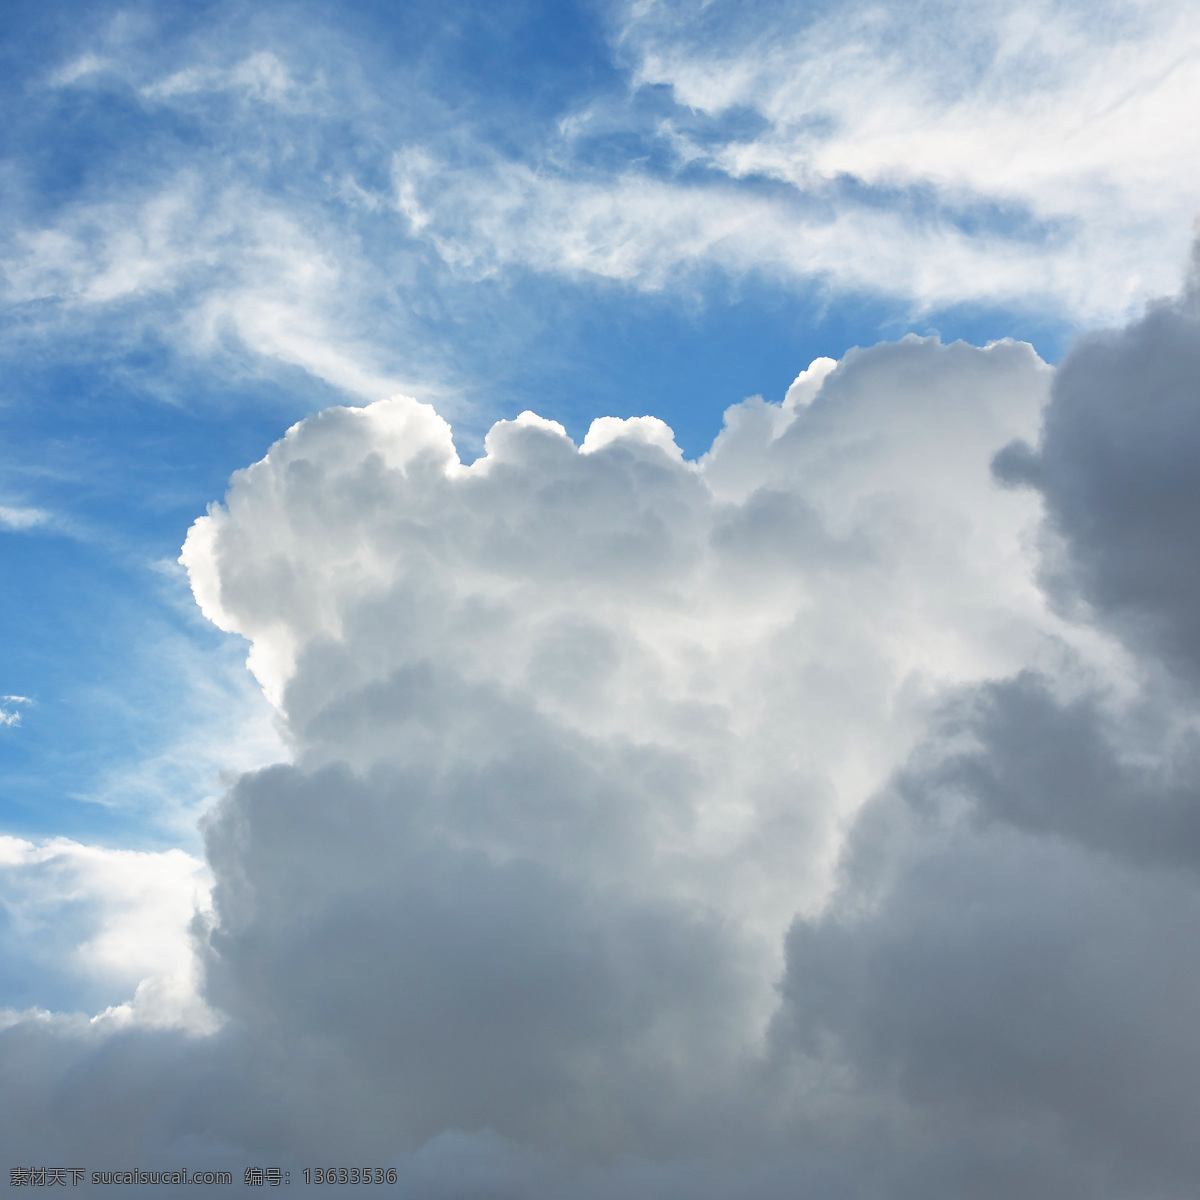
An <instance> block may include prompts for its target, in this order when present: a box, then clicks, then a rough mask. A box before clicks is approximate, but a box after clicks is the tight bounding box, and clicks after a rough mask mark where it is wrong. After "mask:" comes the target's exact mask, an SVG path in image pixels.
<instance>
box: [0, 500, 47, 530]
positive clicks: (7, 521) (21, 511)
mask: <svg viewBox="0 0 1200 1200" xmlns="http://www.w3.org/2000/svg"><path fill="white" fill-rule="evenodd" d="M49 521H50V514H49V513H48V512H46V510H45V509H42V508H30V507H28V506H23V505H21V506H14V505H8V504H0V529H13V530H25V529H34V528H36V527H37V526H39V525H45V524H47V523H48V522H49Z"/></svg>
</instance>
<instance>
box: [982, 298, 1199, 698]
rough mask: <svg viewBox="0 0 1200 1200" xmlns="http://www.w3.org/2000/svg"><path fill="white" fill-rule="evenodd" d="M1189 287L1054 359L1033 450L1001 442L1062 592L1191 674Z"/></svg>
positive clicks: (1192, 380) (1195, 503)
mask: <svg viewBox="0 0 1200 1200" xmlns="http://www.w3.org/2000/svg"><path fill="white" fill-rule="evenodd" d="M1198 453H1200V296H1198V294H1197V293H1196V292H1195V290H1193V289H1189V291H1187V292H1186V293H1185V294H1184V296H1183V297H1181V298H1180V299H1179V300H1176V301H1171V302H1164V303H1160V304H1158V305H1156V306H1153V307H1152V308H1151V309H1150V310H1149V311H1148V312H1147V313H1146V315H1145V316H1144V317H1143V318H1142V319H1141V320H1138V321H1135V322H1133V323H1132V324H1131V325H1129V326H1127V327H1125V328H1123V329H1118V330H1108V331H1104V332H1101V333H1094V334H1089V335H1087V336H1085V337H1083V338H1081V339H1080V341H1079V343H1078V344H1077V345H1076V347H1075V348H1074V349H1073V350H1072V351H1071V352H1070V354H1068V355H1067V357H1066V359H1065V360H1064V361H1063V363H1062V365H1061V366H1060V367H1059V369H1058V371H1057V373H1056V375H1055V380H1054V388H1053V398H1052V400H1051V403H1050V404H1049V406H1048V407H1047V409H1046V415H1045V424H1044V427H1043V431H1042V437H1041V441H1040V444H1039V446H1038V448H1037V449H1036V450H1033V449H1031V448H1030V447H1029V446H1028V445H1027V444H1020V443H1018V444H1015V445H1011V446H1009V447H1006V448H1005V450H1003V451H1002V452H1001V453H1000V454H999V455H998V457H997V460H996V470H997V474H998V475H999V476H1000V478H1001V479H1003V480H1006V481H1008V482H1011V483H1027V484H1030V485H1032V486H1034V487H1036V488H1037V489H1038V490H1039V491H1040V492H1041V493H1042V495H1043V496H1044V498H1045V502H1046V509H1047V514H1048V516H1049V519H1050V523H1051V526H1052V528H1053V529H1054V530H1055V531H1056V532H1057V533H1058V534H1059V535H1060V536H1061V538H1062V539H1063V543H1064V549H1065V558H1066V562H1065V564H1063V565H1064V567H1065V571H1063V572H1062V573H1061V574H1059V575H1057V576H1056V575H1055V574H1054V573H1053V571H1051V572H1050V573H1049V574H1048V582H1049V584H1050V586H1051V587H1052V589H1053V590H1055V591H1056V592H1058V593H1059V594H1060V595H1062V596H1063V597H1064V599H1065V598H1067V597H1068V596H1070V595H1071V594H1074V595H1078V596H1081V597H1082V598H1083V599H1084V600H1086V601H1087V602H1088V603H1089V604H1091V605H1092V606H1094V608H1095V609H1096V611H1097V613H1098V614H1099V615H1100V617H1101V618H1102V619H1104V620H1106V621H1108V622H1111V623H1112V624H1113V625H1114V626H1115V627H1116V628H1118V629H1119V630H1120V631H1121V633H1122V635H1123V636H1125V637H1127V638H1129V639H1131V640H1132V641H1134V642H1135V644H1136V645H1138V646H1139V647H1143V648H1153V649H1154V650H1156V651H1157V652H1158V654H1159V655H1160V656H1161V658H1162V660H1163V661H1164V662H1165V663H1166V665H1167V666H1168V667H1169V668H1170V669H1171V670H1172V671H1175V672H1177V673H1178V674H1180V675H1182V676H1184V677H1186V678H1188V679H1190V680H1191V681H1193V682H1195V681H1196V680H1197V678H1200V608H1198V607H1197V604H1196V597H1197V595H1200V555H1198V554H1197V546H1198V544H1200V542H1198V539H1200V533H1198V529H1200V524H1198V518H1200V473H1198V472H1197V470H1196V462H1197V457H1198Z"/></svg>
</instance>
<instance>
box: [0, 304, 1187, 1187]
mask: <svg viewBox="0 0 1200 1200" xmlns="http://www.w3.org/2000/svg"><path fill="white" fill-rule="evenodd" d="M1198 335H1200V314H1198V312H1197V306H1196V301H1195V298H1194V296H1192V295H1191V294H1190V293H1188V294H1185V295H1184V296H1183V297H1182V298H1181V299H1179V300H1177V301H1174V302H1171V303H1170V304H1163V305H1161V306H1159V307H1157V308H1155V309H1153V310H1152V311H1150V312H1149V313H1148V315H1147V316H1146V317H1145V318H1144V319H1143V320H1141V321H1139V322H1137V323H1135V324H1133V325H1131V326H1130V327H1128V328H1127V329H1124V330H1120V331H1115V332H1111V333H1107V334H1104V335H1097V336H1094V337H1091V338H1087V339H1084V340H1083V341H1081V342H1080V343H1079V345H1078V346H1077V347H1076V349H1075V350H1074V351H1073V352H1072V354H1071V355H1070V356H1069V357H1068V358H1067V359H1066V360H1065V361H1064V363H1063V365H1062V366H1061V367H1060V368H1059V369H1058V370H1057V372H1053V371H1051V369H1050V368H1048V367H1047V366H1046V365H1045V364H1044V363H1042V362H1041V361H1040V360H1039V359H1038V358H1037V356H1036V355H1035V354H1034V353H1033V351H1032V350H1031V349H1030V348H1029V347H1028V346H1025V345H1021V344H1017V343H1012V342H1002V343H997V344H994V345H991V346H989V347H987V348H985V349H975V348H972V347H969V346H966V345H963V344H961V343H956V344H954V345H950V346H943V345H940V344H939V343H937V342H936V341H934V340H921V339H916V338H909V339H905V340H904V341H902V342H900V343H898V344H894V345H881V346H876V347H874V348H872V349H869V350H859V351H852V352H851V353H849V354H848V355H847V356H846V357H845V358H844V359H843V360H842V361H841V362H840V363H838V364H836V365H834V364H831V363H829V362H828V361H821V362H818V363H817V364H814V366H813V367H812V368H811V369H810V370H809V371H808V372H806V373H805V374H804V375H803V376H802V377H801V378H800V379H799V380H798V381H797V384H796V386H795V387H794V388H793V389H792V390H791V392H789V395H788V398H787V400H786V401H785V402H784V403H783V404H782V405H772V404H767V403H764V402H763V401H761V400H758V399H752V400H748V401H745V402H744V403H742V404H739V405H735V406H734V407H733V408H731V409H730V410H729V412H728V413H727V416H726V424H725V428H724V430H723V431H722V433H721V435H720V437H719V438H718V439H717V441H716V443H715V444H714V446H713V448H712V450H711V451H710V452H709V453H708V454H707V455H705V456H704V458H702V459H701V460H700V461H699V462H694V463H693V462H688V461H685V460H684V459H683V458H682V456H681V455H680V454H679V452H678V450H677V449H676V447H675V445H674V442H673V440H672V437H671V434H670V431H669V430H668V429H667V428H666V427H665V426H664V425H663V424H662V423H661V422H658V421H655V420H654V419H652V418H640V419H638V420H635V421H629V422H618V421H614V420H611V419H606V420H604V421H601V422H597V424H596V425H594V426H593V430H592V432H591V433H590V434H589V436H588V438H587V439H586V440H585V442H584V443H583V445H582V446H580V447H577V446H575V445H574V444H573V443H572V442H571V441H570V439H569V438H568V437H567V435H566V433H565V432H564V431H563V430H562V429H561V428H560V427H559V426H557V425H555V424H553V423H551V422H548V421H545V420H542V419H541V418H539V417H536V416H534V415H533V414H530V413H526V414H523V415H522V416H521V417H520V418H518V419H517V420H515V421H507V422H500V423H498V424H497V425H496V426H494V427H493V429H492V431H491V433H490V434H489V435H488V438H487V443H486V454H485V455H484V456H483V457H482V458H480V459H479V460H477V461H476V462H474V463H471V464H469V465H466V464H463V463H461V462H460V461H459V459H458V457H457V455H456V454H455V452H454V449H453V445H452V443H451V439H450V430H449V427H448V426H447V425H446V424H445V422H444V421H443V420H442V419H441V418H440V417H438V416H437V414H436V413H435V412H434V411H433V410H432V409H430V408H429V407H427V406H424V405H421V404H418V403H416V402H415V401H412V400H408V399H405V398H402V397H397V398H393V399H391V400H386V401H381V402H379V403H377V404H373V405H370V406H368V407H366V408H361V409H331V410H328V411H326V412H324V413H321V414H320V415H318V416H316V417H313V418H311V419H309V420H307V421H304V422H302V423H301V424H299V425H297V426H295V427H294V428H293V429H292V430H290V431H289V432H288V434H287V436H286V437H285V438H284V439H282V440H281V441H280V442H278V443H277V444H276V445H275V446H273V447H272V448H271V450H270V452H269V453H268V455H267V456H266V457H265V458H264V459H263V460H262V461H261V462H259V463H256V464H254V465H253V466H251V467H249V468H247V469H246V470H245V471H242V472H239V473H238V474H237V475H236V476H235V477H234V479H233V481H232V483H231V486H230V490H229V493H228V495H227V497H226V500H225V503H224V505H221V506H214V507H213V508H211V509H210V511H209V514H208V515H207V516H206V517H203V518H201V519H200V520H199V521H198V522H197V523H196V524H195V526H194V527H193V529H192V531H191V533H190V535H189V537H188V541H187V544H186V546H185V547H184V553H183V561H184V562H185V564H186V565H187V567H188V570H189V573H190V576H191V579H192V585H193V589H194V591H195V594H196V597H197V600H198V601H199V603H200V605H201V606H202V608H203V609H204V611H205V613H206V614H207V615H208V616H209V617H210V619H212V620H213V621H214V622H216V623H217V624H218V625H219V626H221V627H222V628H223V629H227V630H231V631H236V632H238V633H240V634H242V635H244V636H245V637H246V638H247V639H248V640H249V642H250V644H251V652H250V660H249V661H250V666H251V668H252V669H253V670H254V672H255V674H256V676H257V677H258V679H259V681H260V682H261V684H262V686H263V688H264V690H265V692H266V693H267V695H268V696H269V697H270V698H271V699H272V701H273V702H274V703H275V704H276V705H277V706H278V708H279V710H280V712H281V714H282V715H283V717H284V718H285V720H286V725H287V729H288V731H289V735H290V739H291V742H292V747H293V752H294V757H293V762H292V763H291V764H289V765H286V766H284V765H280V766H275V767H270V768H267V769H265V770H261V771H255V772H250V773H247V774H244V775H242V776H241V777H240V778H239V779H238V780H237V781H236V783H234V785H233V786H232V787H231V788H230V790H229V792H228V794H227V795H226V797H225V798H224V800H223V801H222V802H221V804H220V805H219V806H218V807H217V809H216V810H214V811H213V813H212V814H211V815H210V817H209V818H208V820H207V824H206V828H205V835H206V845H207V855H208V863H209V868H210V869H211V871H212V875H213V878H214V881H215V884H214V889H213V896H212V902H213V908H212V912H211V915H207V916H202V917H198V918H197V920H196V921H195V922H194V924H193V937H194V940H195V945H196V947H197V953H198V955H199V957H200V960H201V962H202V964H203V968H204V971H203V979H204V982H203V997H204V999H205V1001H206V1002H207V1003H208V1004H209V1005H211V1006H212V1008H213V1010H215V1011H216V1012H218V1013H220V1014H221V1015H222V1020H223V1024H222V1025H221V1027H220V1028H219V1030H217V1031H216V1032H208V1033H197V1032H196V1031H195V1030H192V1031H186V1030H184V1031H181V1030H178V1029H176V1030H169V1029H168V1030H164V1029H149V1028H146V1027H145V1026H144V1024H139V1023H138V1022H136V1021H133V1022H130V1023H127V1024H126V1025H125V1026H123V1027H122V1028H120V1029H117V1030H115V1031H114V1030H112V1029H105V1028H99V1027H98V1026H97V1025H96V1023H95V1022H92V1023H88V1022H86V1021H78V1020H72V1019H68V1018H63V1017H50V1016H46V1015H33V1016H24V1017H19V1016H14V1017H13V1018H12V1020H11V1023H10V1024H9V1026H8V1028H7V1029H5V1030H4V1032H3V1033H2V1034H0V1044H3V1046H4V1053H3V1057H2V1059H0V1070H2V1071H3V1075H4V1079H3V1086H2V1087H0V1097H3V1099H2V1100H0V1106H2V1110H0V1118H2V1120H0V1128H3V1129H4V1130H5V1134H4V1139H5V1143H6V1144H5V1150H6V1157H7V1158H8V1159H10V1160H12V1161H14V1162H15V1161H17V1160H18V1159H25V1158H30V1157H31V1156H33V1157H35V1158H39V1159H40V1158H54V1157H55V1156H57V1157H62V1156H63V1155H66V1156H67V1157H70V1158H78V1159H81V1160H82V1159H83V1158H85V1157H86V1159H87V1162H88V1165H89V1166H92V1165H95V1166H96V1167H100V1166H106V1165H109V1164H110V1163H114V1164H116V1165H124V1164H127V1163H128V1162H130V1161H132V1160H133V1159H136V1160H137V1162H139V1163H141V1164H143V1165H155V1164H157V1163H159V1162H167V1161H169V1162H171V1163H178V1162H181V1161H184V1156H189V1157H187V1161H188V1162H191V1163H192V1164H193V1169H199V1168H201V1167H204V1166H213V1167H222V1168H228V1166H229V1164H230V1163H233V1164H234V1165H235V1166H236V1165H238V1164H242V1165H252V1164H261V1165H268V1166H269V1165H280V1166H284V1167H290V1168H291V1169H293V1171H295V1170H296V1169H298V1168H299V1167H300V1166H302V1165H317V1163H318V1162H328V1163H337V1164H339V1165H340V1164H342V1163H343V1162H344V1163H345V1164H346V1165H349V1164H350V1163H351V1162H352V1161H361V1162H363V1163H366V1162H368V1161H370V1162H372V1163H375V1162H379V1163H389V1164H394V1165H396V1166H397V1169H398V1171H399V1178H400V1184H401V1188H400V1190H401V1192H402V1193H403V1194H405V1195H411V1196H421V1197H433V1196H455V1197H471V1196H478V1197H483V1196H497V1195H512V1196H522V1197H526V1196H528V1197H538V1196H546V1197H550V1196H555V1197H558V1196H579V1197H601V1196H604V1197H625V1196H628V1197H675V1196H680V1197H682V1196H689V1197H696V1196H702V1197H703V1196H713V1197H717V1196H729V1195H739V1196H746V1197H762V1198H764V1200H768V1198H770V1200H773V1198H775V1197H784V1196H788V1197H791V1196H796V1195H812V1196H822V1197H826V1196H846V1197H864V1198H865V1197H868V1196H870V1197H877V1196H887V1197H917V1196H920V1197H923V1198H928V1197H946V1198H947V1200H950V1198H951V1197H960V1196H962V1195H965V1194H970V1195H974V1196H989V1197H997V1198H999V1197H1011V1196H1014V1195H1021V1196H1023V1197H1041V1196H1045V1197H1047V1198H1049V1197H1054V1198H1055V1200H1062V1198H1063V1197H1072V1196H1079V1197H1085V1196H1086V1197H1093V1196H1096V1195H1100V1194H1103V1195H1109V1196H1130V1197H1132V1196H1139V1197H1143V1196H1156V1197H1157V1196H1162V1197H1168V1196H1181V1197H1182V1196H1185V1195H1194V1194H1195V1190H1196V1186H1197V1184H1198V1183H1200V1161H1198V1152H1197V1150H1196V1141H1195V1137H1194V1129H1193V1126H1194V1121H1193V1120H1192V1114H1193V1113H1194V1111H1195V1107H1196V1103H1197V1100H1198V1099H1200V1085H1198V1084H1197V1082H1196V1081H1197V1079H1200V1035H1197V1033H1196V1030H1195V1022H1194V1018H1193V1014H1194V1011H1195V1007H1196V1003H1197V1001H1198V1000H1200V969H1198V968H1197V965H1196V962H1197V960H1196V956H1195V954H1194V943H1195V929H1196V919H1197V916H1198V915H1200V889H1198V887H1197V866H1198V864H1200V817H1198V816H1197V812H1198V811H1200V810H1198V806H1197V797H1196V780H1197V772H1196V767H1197V763H1198V761H1200V741H1198V740H1197V716H1198V711H1197V696H1196V680H1197V671H1198V670H1200V650H1198V647H1200V635H1198V634H1197V629H1196V624H1195V620H1196V618H1195V609H1196V604H1195V600H1196V598H1197V580H1196V578H1195V570H1194V561H1193V560H1194V557H1195V556H1194V553H1193V552H1192V551H1193V542H1194V530H1195V528H1196V522H1197V519H1198V518H1200V513H1198V512H1197V505H1198V503H1200V495H1198V494H1197V491H1196V487H1195V484H1194V479H1193V474H1194V472H1193V471H1192V470H1191V469H1190V467H1189V464H1192V463H1194V462H1195V461H1196V456H1197V452H1198V451H1200V418H1198V417H1197V411H1198V410H1200V406H1198V405H1197V403H1196V401H1197V395H1196V385H1195V380H1196V379H1197V378H1200V375H1198V373H1197V371H1196V369H1195V368H1196V366H1197V364H1196V362H1195V359H1196V356H1197V354H1198V351H1197V346H1200V337H1198ZM239 1169H240V1167H239ZM294 1178H296V1177H295V1176H294Z"/></svg>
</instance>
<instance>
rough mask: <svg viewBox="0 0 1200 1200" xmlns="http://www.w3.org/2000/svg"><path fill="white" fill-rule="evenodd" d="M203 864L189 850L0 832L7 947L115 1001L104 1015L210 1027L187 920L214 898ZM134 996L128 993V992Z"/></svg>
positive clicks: (160, 1024)
mask: <svg viewBox="0 0 1200 1200" xmlns="http://www.w3.org/2000/svg"><path fill="white" fill-rule="evenodd" d="M209 887H210V884H209V879H208V874H207V869H206V867H205V864H204V863H203V862H202V861H201V860H200V859H197V858H194V857H192V856H191V855H188V854H185V853H184V852H183V851H182V850H167V851H162V852H146V851H132V850H111V849H106V848H104V847H99V846H86V845H81V844H80V843H78V842H73V841H71V840H69V839H67V838H52V839H49V840H46V841H43V842H40V843H38V842H30V841H25V840H23V839H20V838H14V837H4V836H0V897H2V899H3V907H4V913H5V918H6V922H5V923H6V926H7V930H6V932H7V935H8V936H7V938H6V940H7V942H8V947H7V953H8V956H9V958H10V962H11V961H12V960H13V958H14V957H16V956H23V955H26V954H29V953H31V952H32V953H33V954H34V955H35V956H36V958H37V959H38V960H40V962H41V964H42V969H43V970H44V971H46V972H48V973H50V974H61V975H64V976H66V977H67V978H68V979H69V980H70V981H71V985H70V986H72V987H74V988H77V989H81V990H83V991H84V992H85V993H87V994H92V993H94V992H95V991H97V990H99V991H107V992H109V993H111V994H113V995H114V997H115V999H116V1001H117V1002H116V1003H114V1004H113V1005H111V1006H110V1007H109V1008H107V1009H106V1010H105V1012H103V1013H101V1014H100V1015H99V1017H97V1018H96V1019H97V1020H101V1021H103V1022H106V1023H109V1024H111V1023H113V1022H114V1021H115V1022H116V1023H117V1024H118V1025H121V1024H128V1023H129V1022H134V1023H137V1024H144V1025H148V1026H151V1027H181V1028H185V1029H189V1030H193V1031H197V1032H203V1031H206V1030H211V1029H212V1028H213V1027H214V1020H215V1018H214V1016H213V1014H212V1013H211V1012H210V1011H209V1010H208V1008H207V1006H206V1005H205V1004H204V1002H203V1000H202V999H200V998H199V996H198V994H197V983H198V979H197V970H196V958H195V953H194V950H193V947H192V944H191V939H190V936H189V925H190V923H191V921H192V919H193V918H194V916H195V915H196V913H197V912H198V911H199V912H204V911H206V910H207V908H208V906H209ZM126 996H129V997H131V999H129V1000H128V1001H124V1000H123V997H126Z"/></svg>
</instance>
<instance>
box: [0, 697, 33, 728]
mask: <svg viewBox="0 0 1200 1200" xmlns="http://www.w3.org/2000/svg"><path fill="white" fill-rule="evenodd" d="M32 703H33V701H32V700H31V699H30V698H29V697H28V696H0V725H20V723H21V712H20V709H19V708H14V707H13V706H14V705H21V704H32Z"/></svg>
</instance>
